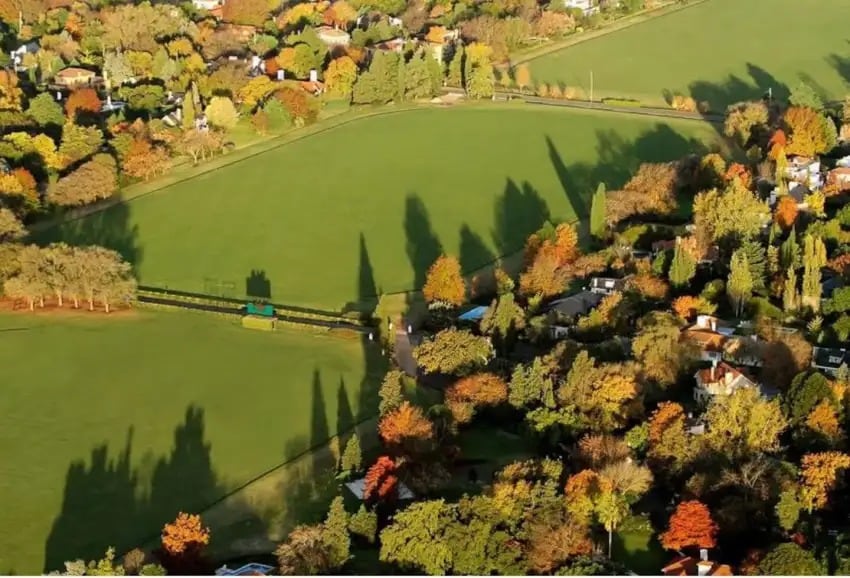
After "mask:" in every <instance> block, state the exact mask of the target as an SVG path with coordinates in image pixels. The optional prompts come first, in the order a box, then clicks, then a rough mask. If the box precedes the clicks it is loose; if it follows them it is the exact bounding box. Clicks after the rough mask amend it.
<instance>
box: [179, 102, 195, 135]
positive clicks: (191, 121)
mask: <svg viewBox="0 0 850 578" xmlns="http://www.w3.org/2000/svg"><path fill="white" fill-rule="evenodd" d="M182 115H183V118H182V119H181V122H182V124H183V128H184V129H186V130H190V129H192V128H194V127H195V104H194V103H193V102H192V99H191V98H189V97H188V95H187V96H186V98H184V99H183V111H182Z"/></svg>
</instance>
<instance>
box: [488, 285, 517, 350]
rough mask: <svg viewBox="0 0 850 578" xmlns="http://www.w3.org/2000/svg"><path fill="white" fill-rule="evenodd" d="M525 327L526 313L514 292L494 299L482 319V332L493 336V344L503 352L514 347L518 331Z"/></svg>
mask: <svg viewBox="0 0 850 578" xmlns="http://www.w3.org/2000/svg"><path fill="white" fill-rule="evenodd" d="M524 327H525V313H524V312H523V310H522V307H520V306H519V305H517V304H516V301H515V300H514V295H513V293H506V294H504V295H500V296H499V297H498V298H497V299H494V300H493V302H492V303H491V304H490V308H489V309H487V313H485V314H484V317H483V318H482V319H481V332H482V333H484V334H485V335H489V336H491V337H492V338H493V345H494V346H495V347H496V349H498V350H499V351H501V352H502V353H507V352H509V351H510V349H511V348H512V347H513V344H514V341H515V340H516V336H517V333H518V332H519V331H521V330H522V329H523V328H524Z"/></svg>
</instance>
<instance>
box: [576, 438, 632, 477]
mask: <svg viewBox="0 0 850 578" xmlns="http://www.w3.org/2000/svg"><path fill="white" fill-rule="evenodd" d="M630 455H631V450H630V449H629V446H627V445H626V442H625V441H623V440H622V439H621V438H618V437H616V436H612V435H609V434H586V435H585V436H584V437H582V438H581V439H580V440H579V442H578V459H579V460H580V461H581V462H582V463H583V464H585V465H586V466H587V467H589V468H593V469H595V470H599V469H602V468H603V467H605V466H606V465H608V464H611V463H615V462H619V461H622V460H624V459H626V458H628V457H629V456H630Z"/></svg>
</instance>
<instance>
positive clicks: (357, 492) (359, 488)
mask: <svg viewBox="0 0 850 578" xmlns="http://www.w3.org/2000/svg"><path fill="white" fill-rule="evenodd" d="M345 487H346V488H348V489H349V491H350V492H351V493H352V494H354V496H355V497H356V498H357V499H358V500H365V499H366V478H360V479H359V480H353V481H351V482H348V483H346V484H345ZM396 488H397V489H398V499H399V500H412V499H413V498H415V497H416V496H415V495H414V494H413V492H411V491H410V488H408V487H407V486H406V485H405V484H404V482H398V485H397V486H396Z"/></svg>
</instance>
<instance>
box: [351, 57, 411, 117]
mask: <svg viewBox="0 0 850 578" xmlns="http://www.w3.org/2000/svg"><path fill="white" fill-rule="evenodd" d="M400 63H401V59H400V57H399V55H398V54H396V53H395V52H387V51H384V50H379V51H378V52H376V53H375V56H374V57H373V58H372V62H371V64H369V70H368V71H366V72H364V73H363V74H361V75H360V77H359V78H358V79H357V82H355V83H354V91H353V97H352V100H353V102H355V103H357V104H369V103H374V104H383V103H386V102H390V101H391V100H396V99H398V98H399V97H400V96H401V91H400V88H402V87H403V85H402V86H400V83H399V68H400Z"/></svg>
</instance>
